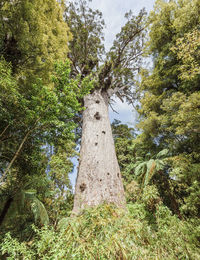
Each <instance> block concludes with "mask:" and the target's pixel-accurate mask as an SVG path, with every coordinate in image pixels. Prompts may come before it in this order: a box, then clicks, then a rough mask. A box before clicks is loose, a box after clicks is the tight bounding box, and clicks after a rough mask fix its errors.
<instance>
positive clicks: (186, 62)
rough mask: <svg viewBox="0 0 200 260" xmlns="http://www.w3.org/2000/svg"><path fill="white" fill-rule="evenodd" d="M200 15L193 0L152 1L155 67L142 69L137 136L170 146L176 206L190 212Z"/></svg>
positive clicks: (195, 172)
mask: <svg viewBox="0 0 200 260" xmlns="http://www.w3.org/2000/svg"><path fill="white" fill-rule="evenodd" d="M186 13H187V16H186V15H185V14H186ZM199 14H200V5H199V1H197V0H191V1H186V0H181V1H176V0H173V1H169V2H166V1H162V0H158V1H156V4H155V7H154V10H153V11H152V13H151V14H150V17H149V31H150V32H149V40H148V42H147V45H146V51H147V53H148V55H149V57H152V58H153V68H152V70H148V71H145V70H143V72H142V82H141V84H140V87H139V91H140V93H141V94H142V95H141V99H140V102H141V107H140V109H139V113H140V115H141V122H140V123H139V127H140V129H141V130H142V131H143V133H142V134H141V135H140V137H139V140H138V141H142V143H148V144H149V150H150V151H151V152H152V151H153V149H152V147H153V146H156V147H157V148H156V149H159V150H162V149H165V148H168V149H169V150H170V152H171V154H172V156H171V158H170V159H169V161H168V163H169V165H170V168H169V170H168V174H169V176H170V179H171V180H174V182H175V183H176V186H177V187H176V189H174V194H175V196H176V197H177V198H178V200H179V202H180V205H181V207H180V209H181V210H182V212H183V213H184V214H185V216H190V217H194V216H199V210H198V208H199V204H198V203H197V201H195V200H193V203H194V204H193V206H191V205H189V203H188V202H189V201H190V202H191V199H190V198H191V197H192V198H194V190H196V196H198V191H197V190H198V189H197V186H198V187H199V185H200V183H199V177H198V176H199V171H200V168H199V165H200V164H199V163H200V160H199V154H200V150H199V146H198V145H196V144H198V143H199V140H200V131H199V129H200V124H199V122H200V120H199V119H200V118H199V113H200V109H199V108H200V102H199V100H200V99H199V95H200V93H199V83H200V77H199V62H200V56H199V25H200V19H199V17H200V16H199ZM192 187H193V188H192Z"/></svg>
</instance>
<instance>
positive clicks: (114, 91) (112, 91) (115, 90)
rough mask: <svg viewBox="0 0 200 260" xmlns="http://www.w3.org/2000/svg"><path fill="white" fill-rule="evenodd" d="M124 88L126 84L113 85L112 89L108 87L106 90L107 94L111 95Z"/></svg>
mask: <svg viewBox="0 0 200 260" xmlns="http://www.w3.org/2000/svg"><path fill="white" fill-rule="evenodd" d="M125 88H127V85H125V86H122V87H115V88H114V89H113V88H110V89H108V90H107V93H108V96H109V97H111V96H112V95H114V94H116V93H117V92H119V91H121V90H123V89H125Z"/></svg>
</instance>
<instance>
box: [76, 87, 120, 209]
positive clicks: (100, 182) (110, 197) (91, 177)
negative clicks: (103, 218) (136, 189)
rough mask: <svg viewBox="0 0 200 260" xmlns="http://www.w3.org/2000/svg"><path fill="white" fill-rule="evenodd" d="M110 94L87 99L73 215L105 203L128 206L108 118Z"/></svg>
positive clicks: (85, 100) (99, 91) (100, 94)
mask: <svg viewBox="0 0 200 260" xmlns="http://www.w3.org/2000/svg"><path fill="white" fill-rule="evenodd" d="M108 99H109V98H108V94H107V93H106V92H101V90H95V91H94V92H93V93H92V94H89V95H87V96H86V97H85V98H84V106H85V108H86V110H85V111H84V112H83V128H82V140H81V151H80V160H79V169H78V177H77V182H76V187H75V198H74V207H73V213H75V214H76V213H79V212H80V211H81V210H82V209H84V208H86V207H93V206H96V205H99V204H101V203H103V202H107V203H114V204H115V205H116V206H119V207H124V206H125V196H124V188H123V184H122V178H121V173H120V169H119V165H118V161H117V157H116V153H115V147H114V141H113V137H112V131H111V126H110V121H109V115H108V101H109V100H108Z"/></svg>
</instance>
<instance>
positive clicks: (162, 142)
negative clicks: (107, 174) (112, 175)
mask: <svg viewBox="0 0 200 260" xmlns="http://www.w3.org/2000/svg"><path fill="white" fill-rule="evenodd" d="M38 6H39V7H40V8H38ZM0 8H1V9H0V257H1V258H2V259H198V258H199V257H200V244H199V242H200V235H199V234H200V220H199V217H200V148H199V141H200V88H199V86H200V70H199V68H200V3H199V1H198V0H172V1H169V2H168V1H164V0H157V1H156V3H155V6H154V10H153V11H152V12H151V13H150V15H149V17H148V19H147V21H146V20H145V22H146V27H147V28H148V32H149V34H148V36H147V38H146V42H145V45H144V47H143V53H144V56H145V57H144V59H146V58H148V59H149V58H150V59H151V60H152V66H151V68H148V69H147V68H143V69H142V68H140V69H139V68H137V69H138V70H140V78H141V80H140V82H135V87H134V91H133V92H132V93H134V99H135V97H136V96H137V104H139V105H137V106H138V107H137V108H138V113H139V116H140V117H139V123H138V125H137V129H136V128H135V129H134V128H129V127H128V126H127V125H123V124H121V123H120V122H119V121H116V120H115V121H114V122H113V123H112V131H113V138H114V142H115V148H116V153H117V158H118V162H119V165H120V169H121V173H122V176H123V182H124V187H125V193H126V200H127V206H126V210H124V209H118V208H116V207H115V206H114V205H107V204H103V205H100V206H99V207H96V208H91V209H87V210H85V211H83V212H82V213H81V214H80V215H78V216H75V217H70V214H71V210H72V205H73V196H74V195H73V192H72V187H71V184H70V181H69V174H70V172H71V171H72V169H73V164H72V162H71V160H70V158H72V157H74V156H77V155H78V154H77V152H76V149H75V148H76V144H77V143H79V139H80V136H79V134H80V132H81V118H82V116H81V111H82V110H84V108H83V106H82V102H81V101H82V98H83V97H84V96H85V95H86V94H88V93H90V92H91V91H92V89H93V87H94V85H95V84H97V81H95V77H98V78H99V76H100V75H102V74H97V73H96V72H98V69H99V66H100V65H101V64H97V58H98V59H99V61H100V63H101V55H100V54H99V52H100V53H102V54H103V49H104V48H103V45H102V44H101V41H100V39H101V38H102V37H103V36H102V33H101V32H102V28H103V27H102V26H103V25H104V24H103V21H102V19H101V14H100V12H98V11H97V12H94V11H92V10H90V12H91V16H89V15H88V19H89V21H90V22H91V21H93V17H94V16H96V17H99V23H98V20H95V21H96V24H94V28H93V29H94V30H93V31H92V32H93V34H92V33H90V34H89V33H88V32H87V31H85V30H83V27H82V26H83V24H82V23H81V21H82V20H81V17H78V16H77V13H76V12H75V10H74V12H73V9H69V6H68V9H66V6H65V4H64V2H63V1H56V0H51V1H50V0H43V1H42V0H41V1H30V0H16V1H11V0H10V1H5V0H3V1H1V3H0ZM64 10H65V15H63V12H64ZM70 10H71V11H70ZM69 11H70V12H71V14H70V12H69ZM143 13H144V11H142V14H143ZM79 15H80V14H79ZM79 18H80V19H79ZM127 18H128V19H129V18H130V14H129V15H128V14H127ZM130 24H131V23H130ZM130 24H129V25H130ZM96 26H99V27H96ZM69 27H70V28H71V32H70V30H69ZM127 28H128V29H131V26H129V27H128V26H127V27H124V28H123V29H122V32H125V31H126V29H127ZM90 30H92V28H90ZM98 32H99V35H98ZM88 35H90V38H89V39H90V41H91V42H89V46H91V49H90V50H89V51H90V52H91V55H90V56H87V55H86V56H85V60H83V57H82V56H81V50H83V48H84V46H81V44H83V39H86V38H87V36H88ZM122 36H123V35H120V34H119V35H118V37H117V38H116V40H115V42H114V47H115V48H117V47H119V46H120V44H121V43H122V42H123V40H124V39H125V40H128V38H123V37H125V36H127V35H124V36H123V37H122ZM143 36H144V35H143ZM72 37H74V38H73V40H72ZM98 37H99V39H98ZM127 37H128V36H127ZM117 41H119V42H117ZM130 47H131V45H130ZM70 48H71V49H70ZM115 48H114V49H112V51H113V52H112V51H111V52H110V53H109V55H110V56H109V59H110V60H111V63H112V64H110V67H109V70H111V68H113V67H112V66H114V65H113V64H115V63H114V62H115V61H116V60H115V59H116V57H117V56H115V54H116V52H115ZM70 51H71V52H70ZM125 54H126V56H125V57H128V55H129V52H127V53H125ZM130 55H131V52H130ZM75 58H76V59H75ZM70 59H71V60H70ZM86 65H87V66H86ZM108 65H109V63H105V64H104V66H102V68H101V70H99V71H100V72H101V73H105V72H106V69H107V68H108ZM91 66H92V69H93V71H92V72H93V73H92V74H91V73H89V72H88V71H89V69H91ZM77 68H78V69H77ZM76 69H77V71H76ZM135 71H136V70H134V74H135ZM109 73H110V74H109ZM109 73H108V76H109V75H110V76H113V75H115V76H116V77H117V76H119V77H121V76H123V77H124V78H123V82H124V84H125V83H127V84H129V83H130V81H129V80H130V77H131V78H132V74H131V69H128V68H127V70H125V69H124V70H123V69H122V67H120V68H115V70H114V71H113V72H112V71H109ZM96 74H97V75H96ZM92 77H94V78H92ZM91 78H92V79H94V81H93V80H91ZM107 79H109V77H107ZM126 80H127V81H126ZM104 83H105V82H104ZM105 88H106V83H105ZM127 91H128V90H127ZM127 101H128V102H130V103H133V102H134V101H135V100H133V99H132V100H131V95H128V100H127Z"/></svg>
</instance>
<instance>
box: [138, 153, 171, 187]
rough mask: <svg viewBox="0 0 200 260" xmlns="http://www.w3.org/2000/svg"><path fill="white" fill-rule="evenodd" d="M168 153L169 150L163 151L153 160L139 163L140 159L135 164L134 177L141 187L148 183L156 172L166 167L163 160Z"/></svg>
mask: <svg viewBox="0 0 200 260" xmlns="http://www.w3.org/2000/svg"><path fill="white" fill-rule="evenodd" d="M168 153H169V150H168V149H164V150H162V151H160V152H159V153H158V154H157V155H156V156H155V159H150V160H146V161H141V158H140V160H139V161H137V162H136V163H135V167H134V176H135V178H136V179H138V181H139V182H141V184H142V186H143V187H145V186H146V185H147V184H148V183H149V182H150V180H151V179H152V177H153V176H154V174H155V173H156V172H159V171H160V170H163V169H164V167H165V165H166V163H165V160H164V159H165V158H166V157H167V155H168Z"/></svg>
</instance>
